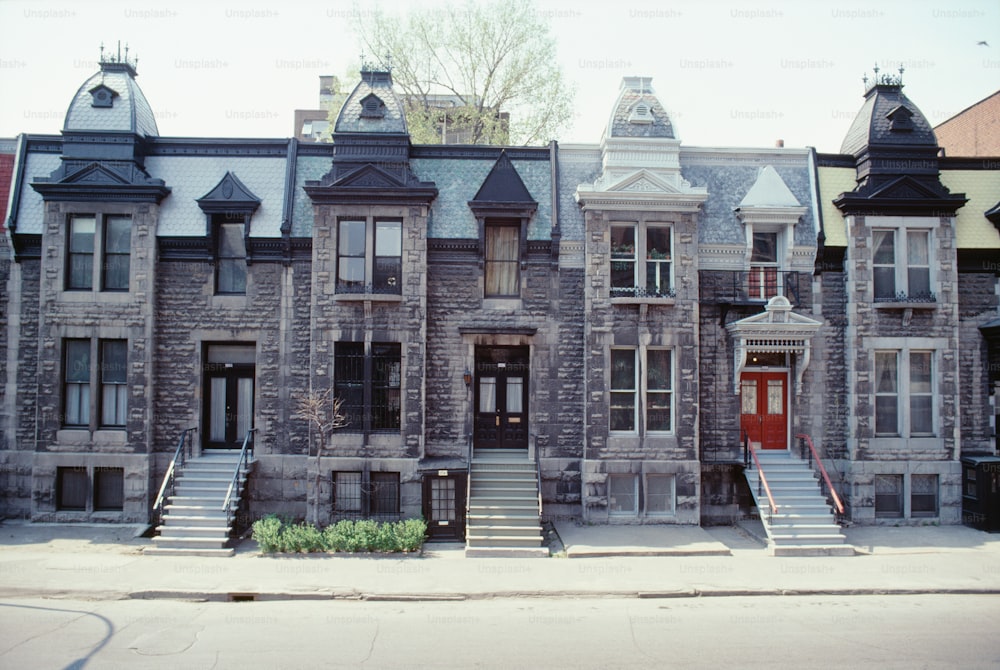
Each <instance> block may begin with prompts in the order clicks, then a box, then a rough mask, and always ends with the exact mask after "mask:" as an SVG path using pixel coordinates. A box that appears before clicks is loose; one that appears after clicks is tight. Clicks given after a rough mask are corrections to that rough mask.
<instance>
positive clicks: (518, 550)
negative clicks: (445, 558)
mask: <svg viewBox="0 0 1000 670" xmlns="http://www.w3.org/2000/svg"><path fill="white" fill-rule="evenodd" d="M471 477H472V486H471V490H470V494H469V515H468V518H467V520H466V530H465V539H466V544H465V555H466V556H468V557H546V556H548V555H549V550H548V549H546V548H545V547H543V546H542V525H541V519H540V518H539V516H538V475H537V472H536V469H535V463H534V462H533V461H530V460H528V458H527V453H526V452H525V451H524V450H516V449H490V450H485V449H480V450H478V451H476V453H475V455H474V456H473V458H472V471H471Z"/></svg>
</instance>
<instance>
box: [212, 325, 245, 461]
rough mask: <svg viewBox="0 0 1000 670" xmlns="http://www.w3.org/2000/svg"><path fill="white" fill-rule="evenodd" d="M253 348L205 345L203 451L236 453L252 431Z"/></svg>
mask: <svg viewBox="0 0 1000 670" xmlns="http://www.w3.org/2000/svg"><path fill="white" fill-rule="evenodd" d="M255 359H256V346H255V345H253V344H212V345H208V347H207V350H206V353H205V364H204V372H205V377H204V386H203V388H204V392H205V406H204V421H205V423H204V425H205V430H203V431H202V438H203V439H202V446H203V447H205V448H206V449H239V448H240V447H242V446H243V440H244V439H245V438H246V436H247V432H248V431H249V430H250V429H251V428H253V400H254V374H255V365H254V361H255Z"/></svg>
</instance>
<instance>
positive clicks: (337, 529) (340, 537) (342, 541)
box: [323, 519, 354, 551]
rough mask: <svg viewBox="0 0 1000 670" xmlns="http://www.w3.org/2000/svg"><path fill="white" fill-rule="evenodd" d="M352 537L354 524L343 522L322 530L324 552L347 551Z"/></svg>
mask: <svg viewBox="0 0 1000 670" xmlns="http://www.w3.org/2000/svg"><path fill="white" fill-rule="evenodd" d="M353 536H354V522H353V521H348V520H346V519H345V520H343V521H338V522H337V523H335V524H333V525H332V526H327V527H326V528H324V529H323V549H325V550H326V551H349V549H348V548H347V547H348V545H349V544H350V541H351V537H353Z"/></svg>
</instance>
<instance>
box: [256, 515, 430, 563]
mask: <svg viewBox="0 0 1000 670" xmlns="http://www.w3.org/2000/svg"><path fill="white" fill-rule="evenodd" d="M426 533H427V522H426V521H424V520H423V519H406V520H404V521H382V522H379V521H371V520H369V519H361V520H359V521H347V520H345V521H338V522H337V523H335V524H333V525H330V526H327V527H326V528H323V529H322V530H320V529H319V528H317V527H316V526H314V525H313V524H311V523H289V522H285V521H282V520H281V519H280V518H278V517H277V516H275V515H273V514H272V515H270V516H266V517H264V518H263V519H260V520H258V521H256V522H255V523H254V524H253V539H254V540H256V542H257V544H258V546H259V547H260V551H261V553H264V554H273V553H303V554H306V553H313V552H327V551H332V552H335V551H341V552H362V551H369V552H375V551H377V552H411V551H419V550H420V548H421V547H422V546H423V544H424V535H425V534H426Z"/></svg>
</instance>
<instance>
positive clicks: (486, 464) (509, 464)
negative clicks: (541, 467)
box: [472, 458, 537, 473]
mask: <svg viewBox="0 0 1000 670" xmlns="http://www.w3.org/2000/svg"><path fill="white" fill-rule="evenodd" d="M472 471H473V472H474V473H475V472H536V471H537V469H536V468H535V464H534V463H532V462H531V461H524V462H521V461H496V460H484V459H480V458H474V459H472Z"/></svg>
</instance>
